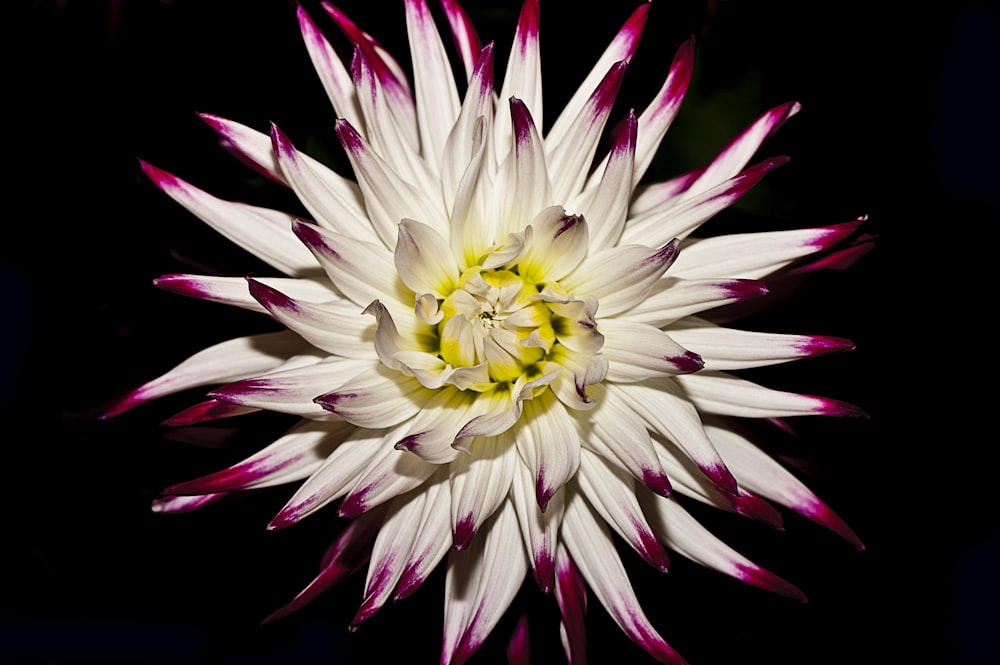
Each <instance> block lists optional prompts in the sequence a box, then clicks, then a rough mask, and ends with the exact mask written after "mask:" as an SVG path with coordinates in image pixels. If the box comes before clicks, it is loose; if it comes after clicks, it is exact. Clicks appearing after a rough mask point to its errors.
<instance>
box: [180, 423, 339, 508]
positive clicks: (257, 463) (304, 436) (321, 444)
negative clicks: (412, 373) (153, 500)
mask: <svg viewBox="0 0 1000 665" xmlns="http://www.w3.org/2000/svg"><path fill="white" fill-rule="evenodd" d="M353 431H354V427H353V426H351V425H350V424H348V423H344V422H339V423H338V422H334V423H323V422H315V421H311V420H304V421H301V422H300V423H299V424H297V425H296V426H295V427H293V428H292V429H291V430H289V431H288V432H287V433H286V434H284V435H282V436H281V437H279V438H278V439H277V440H276V441H275V442H274V443H272V444H271V445H269V446H267V447H265V448H264V449H262V450H260V451H259V452H257V453H254V454H253V455H251V456H250V457H248V458H246V459H245V460H243V461H242V462H239V463H238V464H234V465H232V466H230V467H228V468H226V469H223V470H222V471H217V472H215V473H212V474H209V475H207V476H203V477H201V478H198V479H196V480H189V481H187V482H183V483H178V484H176V485H172V486H170V487H168V488H167V489H165V490H164V493H166V494H205V493H210V492H231V491H233V490H245V489H254V488H258V487H270V486H273V485H280V484H283V483H289V482H294V481H296V480H302V479H304V478H306V477H307V476H309V475H310V474H311V473H312V472H313V471H315V470H316V469H318V468H319V466H320V465H321V464H322V463H323V460H325V459H326V458H327V457H328V456H329V455H330V453H331V452H333V450H334V449H335V448H336V447H337V446H338V445H340V444H341V443H342V442H343V441H344V439H346V438H347V437H348V436H349V435H350V434H351V433H352V432H353Z"/></svg>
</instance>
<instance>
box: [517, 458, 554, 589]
mask: <svg viewBox="0 0 1000 665" xmlns="http://www.w3.org/2000/svg"><path fill="white" fill-rule="evenodd" d="M565 497H566V492H565V491H559V492H556V493H555V494H553V495H552V498H551V499H549V503H548V505H547V506H545V510H544V511H543V510H542V509H541V507H540V506H539V505H538V499H537V495H536V492H535V478H534V476H532V474H531V470H530V469H529V468H528V466H527V465H526V464H524V463H523V462H519V463H518V464H517V468H516V470H515V472H514V477H513V479H512V482H511V491H510V498H511V501H513V502H514V508H515V509H516V512H517V519H518V522H519V523H520V525H521V537H522V539H523V540H524V543H525V546H526V547H527V550H528V556H529V559H530V561H531V569H532V571H533V572H534V574H535V581H536V582H537V583H538V586H539V588H540V589H541V590H542V591H543V592H544V593H548V592H549V591H551V590H552V589H553V588H554V586H555V583H556V580H555V558H556V546H557V543H558V542H559V526H560V525H561V524H562V516H563V511H564V509H565Z"/></svg>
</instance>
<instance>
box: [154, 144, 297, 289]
mask: <svg viewBox="0 0 1000 665" xmlns="http://www.w3.org/2000/svg"><path fill="white" fill-rule="evenodd" d="M141 165H142V170H143V172H144V173H145V174H146V175H147V176H148V177H149V179H150V180H152V181H153V183H154V184H155V185H156V186H157V187H159V188H160V189H162V190H163V191H164V192H165V193H166V194H167V195H168V196H170V198H172V199H174V200H175V201H177V202H178V203H180V204H181V205H182V206H184V207H185V208H187V209H188V211H190V212H191V213H192V214H194V215H195V216H196V217H198V218H199V219H201V220H202V221H203V222H205V223H206V224H208V225H209V226H211V227H212V228H213V229H215V230H216V231H218V232H219V233H221V234H222V235H224V236H225V237H226V238H227V239H228V240H230V241H232V242H233V243H235V244H236V245H239V246H240V247H242V248H243V249H245V250H247V251H248V252H251V253H252V254H254V255H256V256H259V257H260V258H261V259H263V260H264V261H266V262H267V263H268V264H270V265H271V266H273V267H274V268H276V269H278V270H280V271H281V272H283V273H285V274H286V275H295V276H306V275H308V274H309V273H310V272H313V273H314V272H315V270H316V262H315V261H314V260H313V259H312V257H311V256H309V252H306V251H304V250H305V248H304V247H302V245H301V244H300V243H298V242H296V241H295V237H294V236H293V235H292V233H291V230H292V216H291V215H289V214H287V213H283V212H278V211H276V210H270V209H268V208H259V207H257V206H252V205H247V204H246V203H237V202H234V201H224V200H222V199H219V198H216V197H214V196H212V195H211V194H208V193H207V192H204V191H202V190H200V189H198V188H197V187H195V186H193V185H191V184H189V183H187V182H185V181H183V180H181V179H180V178H178V177H177V176H175V175H172V174H170V173H167V172H166V171H163V170H162V169H158V168H156V167H155V166H153V165H152V164H147V163H146V162H141Z"/></svg>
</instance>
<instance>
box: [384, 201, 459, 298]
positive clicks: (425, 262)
mask: <svg viewBox="0 0 1000 665" xmlns="http://www.w3.org/2000/svg"><path fill="white" fill-rule="evenodd" d="M394 256H395V265H396V272H397V273H398V274H399V277H400V279H402V280H403V283H404V284H406V286H407V287H408V288H409V289H410V290H411V291H413V292H414V293H430V294H432V295H434V296H436V297H437V298H439V299H441V300H444V299H445V298H447V297H448V296H449V295H450V294H451V292H452V291H454V290H455V288H456V287H457V286H458V266H457V265H456V264H455V262H454V261H453V260H452V258H451V250H450V249H449V247H448V241H447V240H445V239H444V238H442V237H441V235H440V234H439V233H437V232H436V231H435V230H434V229H432V228H431V227H429V226H427V225H426V224H421V223H419V222H415V221H413V220H412V219H404V220H403V221H402V222H401V223H400V224H399V239H398V240H397V241H396V252H395V255H394Z"/></svg>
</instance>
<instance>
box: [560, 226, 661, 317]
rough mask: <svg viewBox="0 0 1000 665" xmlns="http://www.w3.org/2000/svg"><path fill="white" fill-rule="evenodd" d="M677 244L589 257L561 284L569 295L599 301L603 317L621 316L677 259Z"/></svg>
mask: <svg viewBox="0 0 1000 665" xmlns="http://www.w3.org/2000/svg"><path fill="white" fill-rule="evenodd" d="M677 247H678V243H677V242H676V241H675V242H671V243H668V244H666V245H664V246H663V247H661V248H659V249H652V248H650V247H646V246H644V245H623V246H619V247H612V248H610V249H605V250H603V251H599V252H597V253H596V254H592V255H590V256H588V257H587V258H586V259H584V260H583V262H582V263H581V264H580V265H579V267H577V269H576V270H575V271H574V272H573V273H572V274H571V275H569V276H567V277H566V278H565V279H563V280H562V282H561V284H562V287H563V288H564V289H566V290H567V291H568V292H569V293H571V294H574V295H577V296H583V295H590V296H594V297H596V298H597V299H598V300H599V301H600V303H601V309H600V313H601V315H602V316H613V315H615V314H620V313H621V312H624V311H626V310H628V309H630V308H632V307H634V306H635V305H637V304H638V303H640V302H642V301H643V300H644V299H645V298H646V295H647V294H648V293H649V291H650V289H652V288H653V285H654V284H655V283H656V280H658V279H659V278H660V276H661V275H662V274H663V273H664V272H666V270H667V268H669V267H670V265H671V264H672V263H673V262H674V259H676V258H677Z"/></svg>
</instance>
